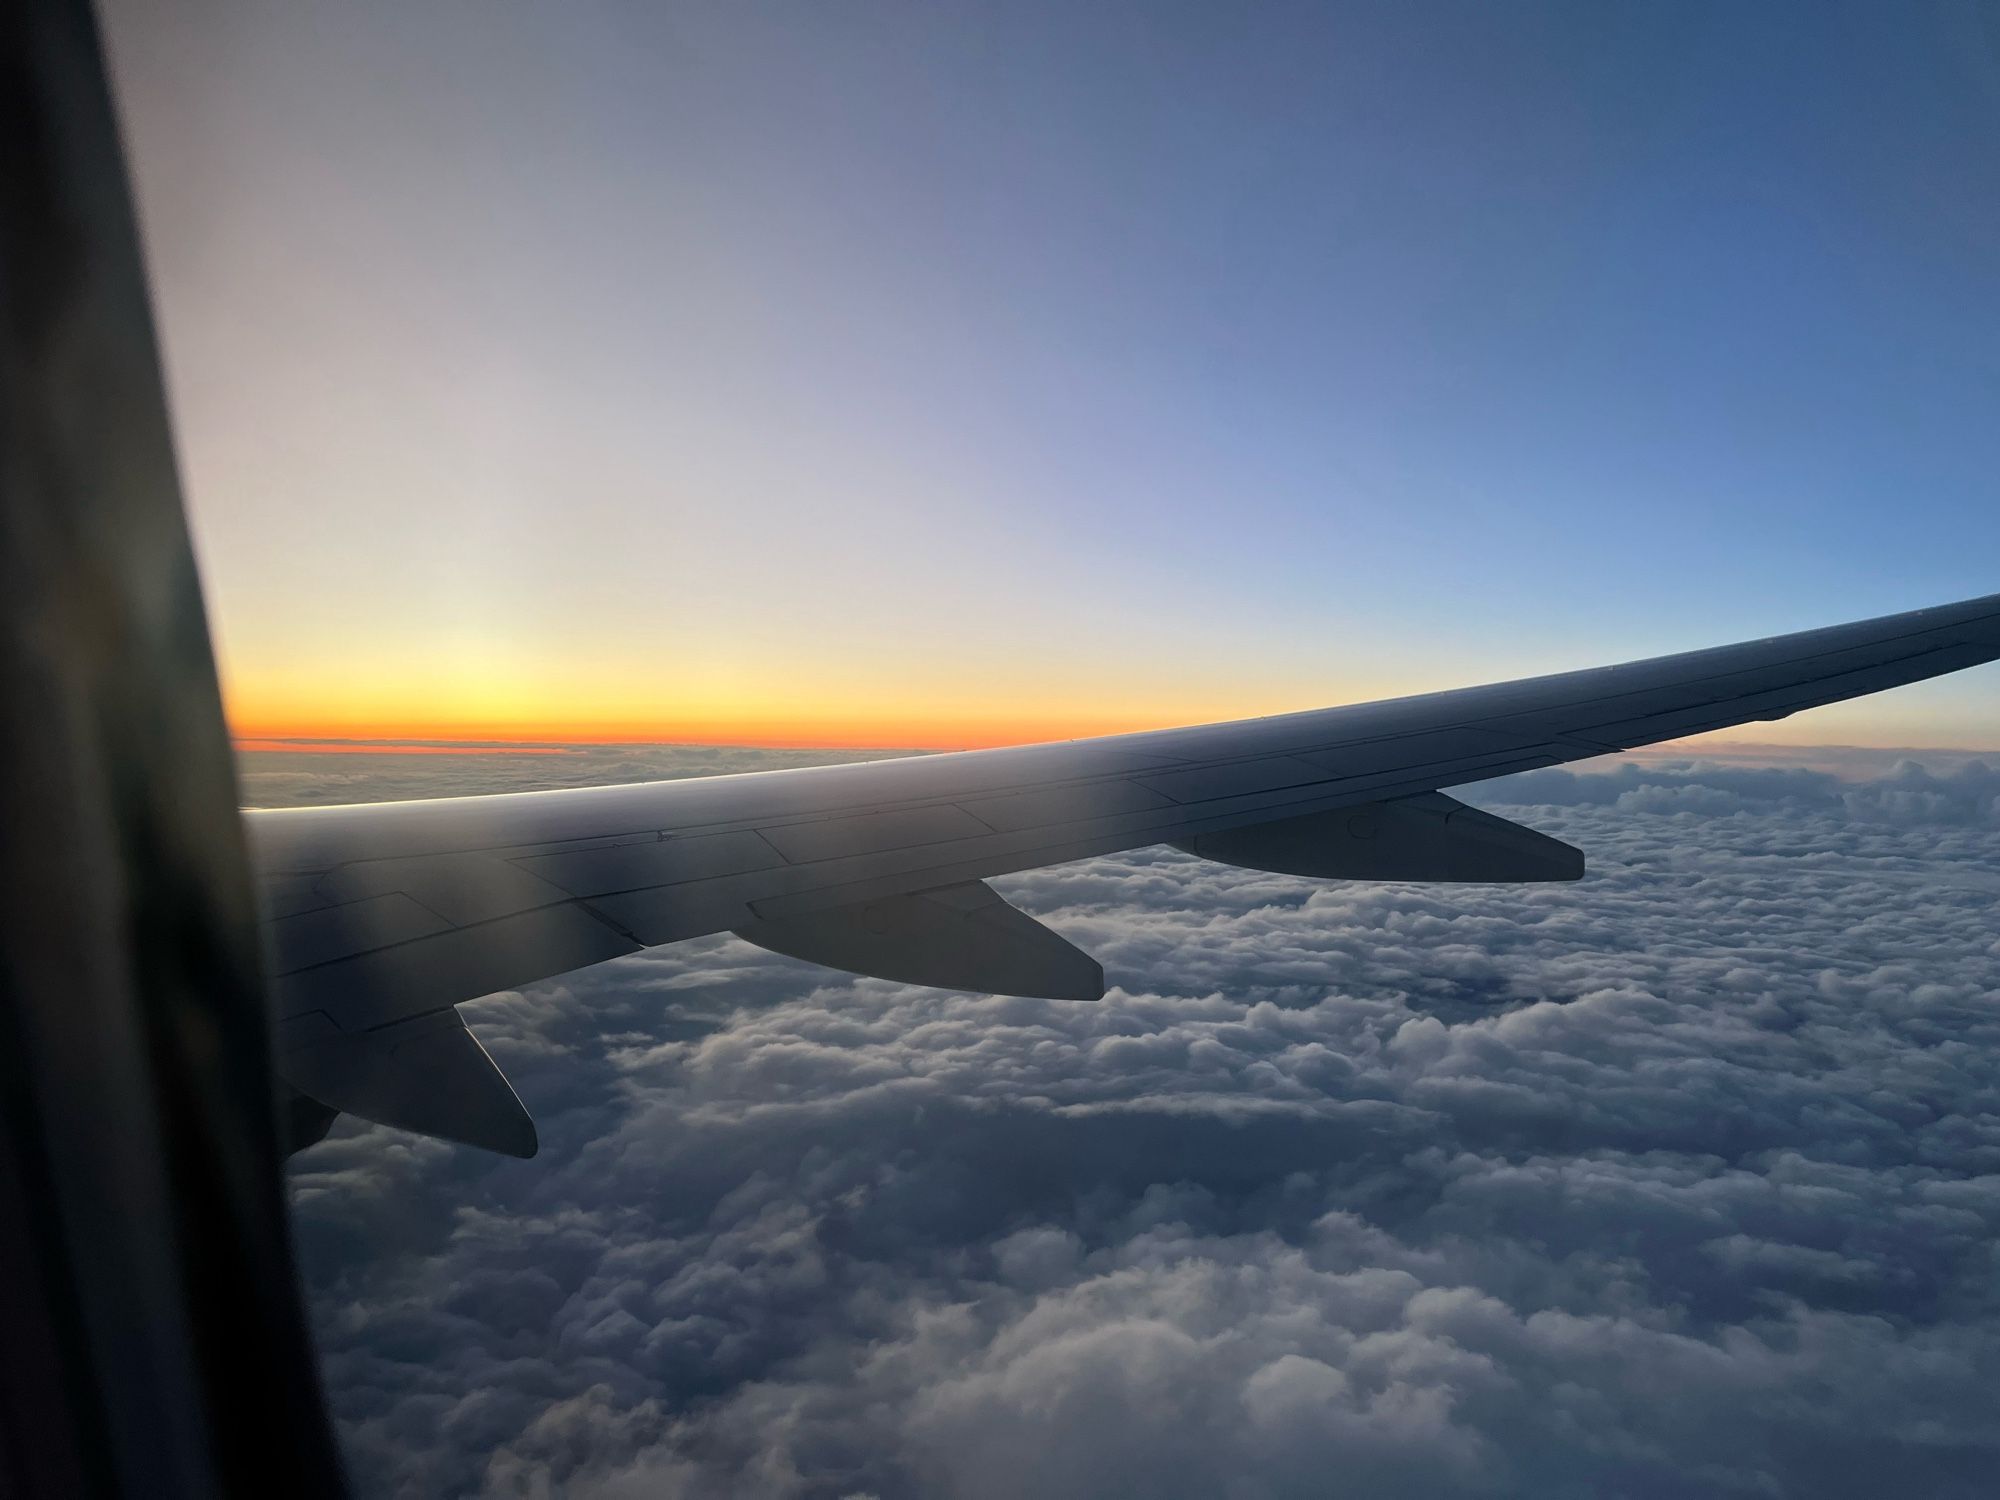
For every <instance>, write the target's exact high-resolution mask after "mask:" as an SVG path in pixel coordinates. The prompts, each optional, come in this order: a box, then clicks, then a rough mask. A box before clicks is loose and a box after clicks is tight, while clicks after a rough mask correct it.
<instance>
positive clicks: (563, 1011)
mask: <svg viewBox="0 0 2000 1500" xmlns="http://www.w3.org/2000/svg"><path fill="white" fill-rule="evenodd" d="M426 772H427V773H428V774H434V775H437V776H444V775H448V774H451V768H446V767H438V768H436V769H435V771H431V770H430V768H428V767H427V768H426ZM412 774H415V773H414V772H413V773H412ZM654 774H658V772H657V771H656V772H654ZM438 789H440V790H442V789H443V788H442V787H439V788H438ZM1476 800H1479V801H1480V802H1482V804H1483V805H1487V806H1490V807H1494V808H1496V809H1498V810H1501V811H1503V812H1504V813H1505V814H1507V815H1509V816H1514V817H1518V818H1521V819H1522V820H1523V821H1527V822H1530V823H1532V824H1533V825H1534V826H1536V827H1539V828H1542V829H1544V830H1546V831H1548V832H1550V833H1553V834H1555V835H1557V836H1558V837H1561V838H1564V839H1567V840H1569V841H1571V842H1573V843H1576V844H1578V845H1580V846H1582V847H1583V848H1585V849H1586V850H1587V851H1588V852H1589V854H1590V856H1591V861H1592V874H1591V875H1590V877H1589V878H1588V879H1586V880H1585V881H1584V882H1582V883H1581V884H1579V885H1577V886H1574V887H1544V888H1533V887H1529V888H1520V889H1512V890H1510V889H1506V888H1494V887H1459V888H1451V887H1429V888H1426V887H1415V886H1393V885H1383V886H1366V885H1341V884H1329V885H1315V884H1313V883H1311V882H1306V881H1300V880H1293V879H1290V878H1281V877H1262V876H1258V875H1255V874H1251V873H1247V872H1243V871H1238V870H1231V869H1225V868H1223V867H1219V866H1214V865H1208V864H1204V863H1202V862H1200V861H1197V860H1195V859H1192V858H1190V857H1187V856H1183V855H1179V854H1176V853H1173V852H1170V851H1165V850H1149V851H1143V852H1140V853H1137V854H1134V855H1131V856H1126V857H1121V858H1117V859H1102V860H1093V861H1088V862H1085V863H1081V864H1077V865H1071V866H1066V867H1063V868H1060V869H1056V870H1049V871H1042V872H1038V873H1036V874H1034V875H1030V876H1025V877H1020V878H1017V879H1014V880H1011V881H1008V882H1004V883H1001V884H1002V885H1003V888H1004V889H1005V891H1006V893H1007V894H1008V895H1009V896H1010V897H1011V898H1012V899H1014V900H1016V901H1017V902H1018V903H1019V904H1021V905H1022V906H1023V907H1025V908H1027V909H1028V910H1030V911H1033V912H1035V913H1036V914H1038V915H1040V916H1043V917H1045V918H1046V919H1047V920H1049V921H1050V922H1051V924H1052V925H1054V926H1056V927H1057V928H1059V929H1060V930H1061V931H1062V932H1063V933H1064V934H1065V935H1066V936H1068V937H1070V938H1072V939H1073V940H1075V941H1076V942H1078V943H1079V944H1081V945H1082V946H1083V947H1085V948H1086V949H1088V950H1089V951H1091V952H1093V953H1094V954H1096V955H1097V956H1098V957H1100V958H1101V959H1102V960H1103V962H1104V966H1105V970H1106V973H1107V976H1108V977H1109V978H1110V980H1111V981H1112V984H1113V989H1112V991H1111V993H1110V994H1109V995H1107V997H1106V998H1105V999H1104V1000H1103V1001H1101V1002H1099V1003H1097V1004H1094V1005H1078V1004H1069V1003H1063V1002H1050V1001H1030V1000H1012V999H993V998H985V997H978V996H968V995H962V994H955V993H945V992H938V991H929V990H920V989H914V988H910V987H906V986H900V985H894V984H889V983H885V982H881V981H875V980H859V979H850V978H847V977H845V976H841V975H836V974H831V973H829V972H827V971H824V970H817V969H813V968H811V967H809V966H807V965H803V964H799V963H795V962H793V961H790V960H787V959H783V958H778V957H775V956H773V955H770V954H766V953H763V952H761V951H759V950H756V949H753V948H750V947H748V946H746V945H744V944H741V943H739V942H737V941H735V940H733V939H711V940H704V941H701V942H696V943H689V944H683V945H680V946H678V947H674V948H668V949H664V950H659V951H656V952H653V953H648V954H643V955H638V956H635V957H633V958H631V959H626V960H619V961H617V962H614V963H612V964H607V965H604V966H601V967H599V968H597V969H594V970H590V971H586V972H585V973H583V974H581V975H577V976H573V977H572V978H571V979H569V980H567V981H564V982H561V983H556V984H550V985H544V986H538V987H536V988H535V989H533V990H531V991H528V992H526V993H523V994H517V995H507V996H501V997H496V998H494V999H491V1000H488V1001H484V1002H481V1003H480V1004H478V1005H476V1006H469V1007H467V1014H468V1017H469V1019H471V1020H472V1022H473V1024H474V1026H475V1029H477V1030H478V1031H479V1032H480V1034H481V1036H482V1037H483V1038H484V1039H486V1041H487V1042H488V1045H489V1046H490V1047H491V1049H492V1050H493V1052H494V1054H495V1056H496V1057H498V1058H499V1059H500V1061H501V1063H502V1065H503V1066H504V1067H505V1068H506V1069H507V1071H508V1073H509V1075H510V1076H511V1077H513V1078H514V1080H515V1081H516V1084H517V1086H518V1087H519V1089H520V1091H521V1093H522V1095H523V1097H524V1098H525V1099H526V1101H527V1103H528V1105H529V1107H530V1109H531V1110H532V1111H533V1112H534V1113H535V1115H536V1117H537V1120H538V1122H539V1123H540V1126H541V1130H542V1136H543V1141H544V1147H543V1152H542V1155H541V1156H540V1157H539V1158H537V1159H536V1160H534V1161H531V1162H510V1161H502V1160H499V1159H496V1158H492V1157H487V1156H483V1155H480V1154H478V1153H474V1152H470V1151H463V1150H459V1149H457V1148H454V1147H449V1146H445V1145H441V1144H438V1143H433V1142H427V1141H421V1140H416V1139H414V1138H411V1137H407V1136H403V1135H400V1134H398V1133H396V1132H393V1131H389V1130H385V1129H379V1128H374V1127H366V1126H360V1125H357V1124H355V1123H353V1122H343V1123H342V1125H340V1126H339V1127H337V1128H336V1130H335V1132H334V1134H333V1136H332V1137H331V1138H329V1140H328V1141H327V1142H326V1143H325V1144H323V1145H321V1146H319V1147H317V1148H315V1149H314V1150H313V1151H311V1152H309V1153H307V1154H306V1155H305V1156H303V1157H301V1158H300V1159H299V1161H298V1163H297V1164H296V1169H295V1202H296V1206H297V1215H298V1221H299V1225H300V1231H301V1237H302V1241H303V1245H304V1250H305V1255H306V1263H307V1269H308V1279H309V1284H310V1292H311V1296H312V1301H313V1306H314V1312H315V1317H316V1320H317V1324H318V1328H319V1332H320V1339H321V1344H322V1349H323V1352H324V1357H325V1364H326V1371H327V1379H328V1384H329V1387H330V1390H331V1394H332V1397H333V1400H334V1404H335V1409H336V1411H337V1413H338V1415H339V1418H340V1421H341V1425H342V1430H343V1433H344V1436H345V1439H346V1442H347V1446H348V1451H349V1453H350V1455H351V1459H352V1465H353V1470H354V1477H355V1480H356V1485H357V1490H358V1491H359V1493H360V1494H362V1495H363V1496H368V1497H375V1496H385V1497H386V1496H395V1497H402V1496H412V1497H414V1496H433V1495H478V1496H490V1497H540V1496H554V1495H559V1494H560V1495H572V1496H581V1497H600V1500H613V1497H634V1496H684V1497H707V1496H725V1495H772V1496H814V1497H817V1496H829V1497H833V1496H862V1495H872V1496H877V1497H881V1500H891V1497H904V1496H919V1495H922V1496H963V1497H969V1500H984V1497H989V1496H991V1497H1000V1496H1017V1495H1022V1494H1035V1495H1038V1496H1050V1497H1068V1496H1096V1495H1106V1494H1115V1493H1129V1494H1148V1495H1158V1496H1180V1495H1186V1496H1214V1495H1226V1496H1230V1497H1236V1500H1261V1497H1279V1496H1295V1495H1296V1496H1308V1495H1310V1496H1321V1495H1327V1494H1349V1493H1351V1494H1355V1495H1367V1496H1401V1495H1409V1496H1435V1495H1488V1494H1491V1495H1511V1494H1535V1495H1548V1496H1579V1497H1581V1496H1595V1495H1603V1494H1621V1495H1629V1496H1655V1495H1658V1496H1668V1495H1673V1496H1679V1495H1686V1494H1690V1493H1702V1494H1719V1495H1746V1496H1747V1495H1759V1496H1762V1495H1794V1494H1796V1495H1809V1494H1810V1495H1843V1494H1853V1495H1874V1494H1877V1493H1880V1492H1882V1491H1884V1490H1890V1489H1893V1490H1895V1491H1897V1492H1902V1493H1919V1494H1925V1495H1944V1496H1950V1495H1965V1496H1973V1495H1980V1496H1983V1495H1986V1494H1990V1493H1991V1492H1992V1491H1993V1489H1994V1487H1995V1481H1996V1478H2000V1437H1996V1436H1995V1424H1994V1423H1993V1421H1992V1416H1993V1394H1992V1393H1993V1391H1994V1390H1995V1388H1996V1385H2000V1275H1996V1272H2000V1260H1996V1255H1995V1250H1994V1246H1995V1243H1996V1239H2000V1233H1996V1231H2000V1009H1996V1006H1997V1005H2000V921H1997V920H1996V911H2000V774H1996V773H1994V772H1993V771H1990V770H1988V769H1987V768H1986V767H1984V766H1981V765H1977V764H1971V765H1961V766H1959V767H1957V768H1956V769H1954V770H1952V771H1950V772H1949V773H1933V772H1931V771H1926V770H1924V769H1922V768H1920V767H1918V766H1915V765H1910V766H1905V767H1902V768H1900V769H1897V770H1894V771H1892V772H1890V773H1889V774H1886V775H1882V776H1878V777H1876V778H1875V779H1872V780H1867V781H1861V782H1849V781H1841V780H1837V779H1835V778H1834V777H1832V776H1830V775H1827V774H1824V773H1822V772H1816V771H1786V770H1780V769H1773V768H1745V767H1740V766H1727V765H1717V764H1706V763H1687V764H1680V765H1672V764H1666V765H1659V764H1656V765H1652V766H1641V767H1632V766H1626V767H1620V768H1619V769H1617V770H1615V771H1612V772H1610V773H1608V774H1577V773H1573V772H1563V771H1550V772H1538V773H1533V774H1531V775H1528V776H1523V777H1517V778H1513V779H1511V780H1509V781H1506V782H1496V783H1491V784H1489V785H1488V786H1487V787H1484V788H1481V789H1478V795H1477V799H1476Z"/></svg>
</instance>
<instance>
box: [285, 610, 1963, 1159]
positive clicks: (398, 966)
mask: <svg viewBox="0 0 2000 1500" xmlns="http://www.w3.org/2000/svg"><path fill="white" fill-rule="evenodd" d="M1996 657H2000V595H1990V596H1987V597H1985V598H1982V599H1975V600H1970V601H1967V602H1965V603H1961V604H1953V605H1946V606H1942V607H1939V608H1935V609H1926V610H1918V611H1915V612H1913V613H1909V614H1901V615H1892V616H1887V617H1884V618H1881V619H1876V620H1868V621H1862V622H1860V623H1857V624H1852V625H1842V626H1835V627H1833V628H1831V629H1826V630H1815V631H1807V632H1803V633H1800V634H1796V635H1785V636H1776V637H1772V638H1769V639H1766V640H1759V641H1749V642H1745V643H1743V644H1740V645H1734V646H1724V647H1720V648H1717V649H1713V650H1706V651H1692V652H1686V653H1683V654H1679V655H1674V656H1664V657H1656V658H1653V659H1650V660H1646V661H1640V662H1632V663H1629V664H1626V665H1622V666H1612V667H1601V668H1596V669H1593V670H1588V671H1581V672H1566V673H1561V674H1558V675H1554V676H1549V677H1537V678H1530V679H1525V680H1522V681H1517V682H1505V683H1497V684H1494V685H1491V686H1486V687H1475V688H1466V689H1462V690H1459V691H1455V692H1444V693H1429V694H1424V695H1421V696H1418V697H1410V698H1398V699H1391V700H1387V701H1383V702H1378V703H1365V704H1356V705H1352V706H1348V707H1341V708H1328V709H1321V710H1317V711H1314V712H1308V713H1295V714H1284V715H1279V716H1276V717H1271V718H1262V719H1250V720H1243V721H1239V722H1234V723H1225V724H1211V725H1205V726H1201V727H1197V728H1189V729H1173V730H1162V731H1155V732H1149V733H1142V734H1126V735H1114V736H1108V737H1105V738H1100V739H1089V740H1075V741H1069V742H1065V743H1060V744H1045V745H1028V746H1019V747H1014V748H1009V749H1000V750H980V751H968V752H962V753H957V754H945V755H925V756H913V757H909V758H905V759H897V760H886V761H883V760H878V761H871V762H867V763H864V764H857V765H837V766H821V767H812V768H807V769H801V770H785V771H766V772H756V773H751V774H748V775H737V776H716V777H704V778H698V779H688V780H679V781H663V782H652V783H647V784H643V785H633V786H613V787H591V788H577V789H571V790H563V791H550V792H529V793H516V794H509V795H500V796H486V797H467V798H453V799H443V800H437V801H424V802H399V803H383V804H373V805H366V806H349V807H320V808H297V809H285V810H279V811H252V812H250V813H248V814H246V817H247V819H248V823H249V829H250V836H251V845H252V849H253V853H254V857H255V859H256V862H257V866H258V872H259V875H260V878H261V880H262V885H263V891H264V898H265V922H266V931H267V938H268V952H269V955H270V959H271V964H272V969H273V973H274V976H275V980H276V983H275V996H276V1000H275V1003H276V1005H277V1009H278V1034H279V1045H280V1048H281V1057H280V1070H281V1072H283V1073H284V1074H285V1076H286V1077H287V1079H288V1080H289V1081H290V1082H291V1084H292V1085H293V1086H294V1087H295V1088H296V1089H297V1090H298V1091H299V1092H300V1093H302V1094H304V1095H306V1096H308V1097H309V1098H311V1099H315V1100H319V1101H321V1102H322V1103H324V1104H325V1105H327V1106H329V1107H331V1108H334V1109H346V1110H351V1111H352V1112H354V1113H358V1114H362V1115H365V1116H367V1117H369V1118H373V1119H381V1120H386V1121H389V1122H390V1123H395V1124H401V1125H405V1126H408V1127H409V1128H412V1129H417V1130H422V1131H425V1132H427V1133H431V1134H437V1135H443V1136H447V1137H449V1138H452V1139H459V1140H470V1141H473V1142H474V1143H476V1144H482V1145H488V1146H493V1147H495V1148H496V1149H503V1150H511V1151H515V1152H517V1153H519V1154H526V1153H528V1152H531V1151H532V1150H533V1147H534V1135H533V1127H532V1125H530V1124H528V1122H527V1117H526V1114H525V1112H524V1111H522V1110H521V1108H520V1105H519V1103H518V1101H517V1100H516V1099H515V1098H514V1095H513V1093H512V1090H511V1089H510V1088H509V1087H508V1086H507V1084H506V1082H505V1080H504V1079H502V1078H501V1077H500V1075H499V1072H498V1070H497V1069H496V1068H494V1067H493V1065H492V1063H491V1061H490V1060H489V1059H487V1058H486V1056H485V1054H484V1052H483V1051H481V1050H479V1048H478V1044H477V1042H476V1041H474V1040H473V1039H472V1037H471V1034H470V1033H469V1032H467V1031H465V1029H464V1027H463V1024H462V1023H461V1022H460V1021H459V1020H458V1018H457V1016H456V1013H455V1012H454V1011H452V1010H451V1007H452V1006H453V1005H454V1004H455V1003H456V1002H458V1001H462V1000H469V999H472V998H475V997H477V996H480V995H484V994H489V993H491V992H493V991H496V990H502V989H509V988H513V987H516V986H519V985H523V984H527V983H530V982H532V981H534V980H538V979H544V978H548V977H551V976H554V975H558V974H562V973H566V972H568V971H570V970H573V969H577V968H581V967H583V966H585V965H588V964H592V963H596V962H599V961H601V960H604V959H607V958H612V957H615V956H617V955H619V954H624V953H630V952H634V951H636V950H638V949H640V948H645V947H650V946H653V945H655V944H659V943H669V942H674V941H676V940H678V939H681V938H689V937H696V936H700V935H702V934H705V933H714V932H721V931H736V932H739V933H741V934H742V935H743V936H745V937H747V938H749V939H751V940H752V941H754V942H759V943H762V944H763V945H764V946H766V947H768V948H772V949H774V950H776V951H779V952H784V953H790V954H793V955H795V956H798V957H804V958H811V959H814V960H817V961H819V962H823V963H827V964H830V965H833V966H835V967H839V968H847V969H852V970H855V971H857V972H863V973H871V974H878V975H883V976H886V977H890V978H898V979H907V980H910V981H912V982H916V983H927V984H941V985H948V986H953V987H958V988H966V989H974V990H987V991H993V992H1000V993H1011V994H1045V995H1056V996H1062V997H1069V998H1094V997H1095V996H1096V995H1097V994H1099V993H1101V990H1102V975H1101V973H1100V972H1099V971H1098V970H1097V967H1096V965H1095V964H1094V963H1093V962H1092V961H1091V960H1090V959H1089V958H1088V957H1087V956H1086V955H1084V954H1082V953H1080V952H1078V951H1077V950H1076V949H1075V948H1073V947H1071V946H1070V945H1069V944H1068V943H1067V942H1066V941H1064V940H1063V939H1061V938H1060V937H1058V936H1057V935H1056V934H1055V933H1053V932H1051V931H1050V930H1049V929H1047V928H1045V927H1043V926H1041V924H1039V923H1037V922H1035V921H1034V920H1033V919H1031V918H1029V917H1027V916H1026V915H1025V914H1023V913H1021V912H1019V911H1016V910H1015V909H1014V908H1012V907H1010V906H1008V905H1007V904H1006V903H1005V902H1004V901H1002V900H1001V899H1000V897H999V896H998V895H996V894H995V893H994V892H992V891H991V890H990V889H988V888H987V887H986V886H985V885H984V884H983V881H984V880H985V879H986V878H988V877H990V876H996V875H1005V874H1008V873H1010V872H1015V871H1021V870H1030V869H1035V868H1038V867H1040V866H1044V865H1051V864H1057V863H1060V862H1062V861H1065V860H1074V859H1082V858H1085V857H1088V856H1092V855H1100V854H1109V853H1114V852H1117V851H1120V850H1126V849H1133V848H1138V847H1142V846H1144V845H1148V844H1155V843H1162V842H1173V843H1175V844H1178V845H1179V846H1181V847H1183V848H1186V849H1190V850H1192V851H1194V852H1196V853H1200V854H1203V855H1205V856H1208V857H1212V858H1216V859H1221V860H1224V861H1226V862H1229V863H1233V864H1242V865H1249V866H1252V867H1255V868H1264V869H1276V870H1289V871H1296V872H1300V873H1306V874H1317V875H1329V876H1352V877H1355V878H1378V879H1380V878H1387V879H1442V880H1465V879H1472V880H1496V879H1497V880H1542V879H1574V878H1575V877H1576V876H1577V875H1579V874H1580V873H1581V871H1582V864H1581V856H1580V855H1579V854H1577V852H1576V851H1574V850H1571V849H1569V848H1568V846H1566V845H1561V844H1558V843H1557V842H1556V841H1554V840H1551V839H1547V838H1545V837H1544V836H1542V835H1539V834H1534V833H1532V832H1531V831H1529V830H1527V829H1522V828H1519V827H1518V826H1517V825H1514V824H1510V823H1507V822H1505V821H1504V820H1502V819H1498V818H1494V817H1492V816H1491V815H1489V814H1484V813H1478V812H1475V811H1474V810H1473V809H1470V808H1466V807H1463V806H1462V805H1461V804H1459V803H1456V802H1455V801H1453V800H1452V799H1451V798H1449V797H1445V796H1442V795H1440V793H1441V791H1442V789H1443V788H1447V787H1452V786H1458V785H1462V784H1465V783H1469V782H1476V781H1482V780H1485V779H1487V778H1489V777H1494V776H1500V775H1505V774H1507V773H1509V772H1513V771H1522V770H1529V769H1533V768H1536V767H1541V766H1552V765H1557V764H1559V763H1561V762H1564V761H1570V760H1577V759H1582V758H1586V757H1590V756H1597V755H1603V754H1606V753H1607V752H1612V751H1617V750H1624V749H1630V748H1632V747H1634V746H1639V745H1646V744H1651V743H1654V742H1657V741H1660V740H1665V739H1673V738H1677V737H1679V736H1682V735H1689V734H1696V733H1700V732H1702V731H1704V730H1710V729H1720V728H1725V727H1727V726H1730V725H1736V724H1742V723H1746V722H1750V721H1754V720H1768V719H1781V718H1784V717H1786V716H1787V715H1789V714H1793V713H1796V712H1798V711H1800V710H1801V709H1807V708H1813V707H1817V706H1819V705H1822V704H1827V703H1834V702H1838V701H1841V700H1843V699H1847V698H1854V697H1858V696H1861V695H1862V694H1866V693H1873V692H1879V691H1881V690H1883V689H1885V688H1891V687H1896V686H1900V685H1902V684H1905V683H1911V682H1917V681H1920V680H1922V679H1925V678H1929V677H1935V676H1938V675H1940V674H1942V673H1946V672H1953V671H1957V670H1959V669H1960V668H1963V667H1970V666H1975V665H1977V664H1979V663H1982V662H1988V661H1992V660H1994V659H1995V658H1996Z"/></svg>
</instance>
